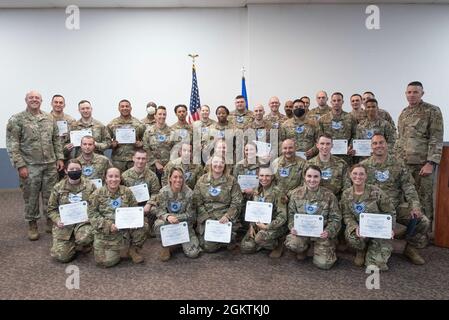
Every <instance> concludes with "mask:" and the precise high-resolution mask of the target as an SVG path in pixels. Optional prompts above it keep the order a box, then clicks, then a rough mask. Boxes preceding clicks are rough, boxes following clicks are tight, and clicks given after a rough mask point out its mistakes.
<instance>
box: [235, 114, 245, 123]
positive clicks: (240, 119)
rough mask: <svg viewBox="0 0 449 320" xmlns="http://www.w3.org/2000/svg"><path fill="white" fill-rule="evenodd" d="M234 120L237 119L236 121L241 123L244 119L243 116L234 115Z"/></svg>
mask: <svg viewBox="0 0 449 320" xmlns="http://www.w3.org/2000/svg"><path fill="white" fill-rule="evenodd" d="M236 120H237V122H238V123H243V121H244V120H245V119H244V118H243V116H237V117H236Z"/></svg>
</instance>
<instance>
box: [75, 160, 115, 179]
mask: <svg viewBox="0 0 449 320" xmlns="http://www.w3.org/2000/svg"><path fill="white" fill-rule="evenodd" d="M76 159H77V160H78V161H79V162H81V168H82V171H83V176H84V177H86V178H88V179H90V180H92V179H101V181H104V178H105V176H106V170H108V169H109V168H111V167H112V163H111V161H110V160H109V158H108V157H105V156H103V155H101V154H96V153H94V154H92V159H91V160H90V161H87V160H85V159H84V157H83V155H82V154H81V155H80V156H79V157H78V158H76Z"/></svg>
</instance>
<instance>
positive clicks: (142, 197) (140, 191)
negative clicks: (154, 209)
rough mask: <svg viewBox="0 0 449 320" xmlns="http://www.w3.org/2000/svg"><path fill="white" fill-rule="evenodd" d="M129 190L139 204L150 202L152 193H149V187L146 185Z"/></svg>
mask: <svg viewBox="0 0 449 320" xmlns="http://www.w3.org/2000/svg"><path fill="white" fill-rule="evenodd" d="M129 189H130V190H131V191H132V193H133V194H134V197H135V198H136V200H137V202H139V203H140V202H144V201H148V200H150V193H149V192H148V185H147V184H146V183H144V184H139V185H137V186H134V187H129Z"/></svg>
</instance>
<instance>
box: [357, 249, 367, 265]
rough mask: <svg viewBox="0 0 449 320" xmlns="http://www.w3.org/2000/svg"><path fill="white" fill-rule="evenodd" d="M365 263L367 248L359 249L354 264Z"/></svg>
mask: <svg viewBox="0 0 449 320" xmlns="http://www.w3.org/2000/svg"><path fill="white" fill-rule="evenodd" d="M364 263H365V250H357V252H356V254H355V259H354V264H355V265H356V266H357V267H361V266H363V264H364Z"/></svg>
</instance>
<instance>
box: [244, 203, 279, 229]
mask: <svg viewBox="0 0 449 320" xmlns="http://www.w3.org/2000/svg"><path fill="white" fill-rule="evenodd" d="M272 213H273V204H272V203H269V202H258V201H248V202H247V203H246V212H245V221H249V222H261V223H267V224H268V223H271V217H272Z"/></svg>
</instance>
